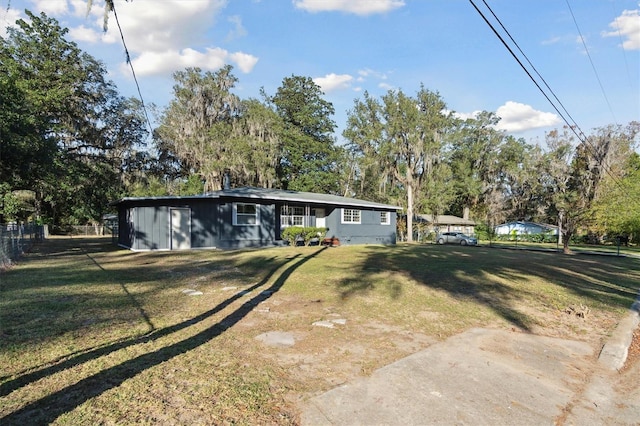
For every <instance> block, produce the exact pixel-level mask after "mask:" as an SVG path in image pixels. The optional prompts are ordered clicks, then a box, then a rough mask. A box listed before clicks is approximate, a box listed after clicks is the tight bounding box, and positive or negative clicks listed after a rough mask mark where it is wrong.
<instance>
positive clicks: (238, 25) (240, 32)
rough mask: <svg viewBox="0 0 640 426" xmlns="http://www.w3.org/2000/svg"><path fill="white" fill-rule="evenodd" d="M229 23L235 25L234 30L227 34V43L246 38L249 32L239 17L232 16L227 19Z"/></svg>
mask: <svg viewBox="0 0 640 426" xmlns="http://www.w3.org/2000/svg"><path fill="white" fill-rule="evenodd" d="M227 21H228V22H229V23H231V24H233V26H234V28H233V30H231V31H229V34H227V41H229V40H234V39H237V38H240V37H244V36H246V35H247V30H246V29H245V27H244V26H243V25H242V18H241V17H240V16H238V15H234V16H230V17H229V18H227Z"/></svg>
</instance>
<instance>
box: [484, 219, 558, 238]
mask: <svg viewBox="0 0 640 426" xmlns="http://www.w3.org/2000/svg"><path fill="white" fill-rule="evenodd" d="M494 230H495V232H496V234H497V235H510V234H513V233H514V232H515V233H516V234H517V235H522V234H549V235H558V227H557V226H555V225H548V224H544V223H536V222H527V221H513V222H507V223H503V224H501V225H497V226H496V227H495V228H494Z"/></svg>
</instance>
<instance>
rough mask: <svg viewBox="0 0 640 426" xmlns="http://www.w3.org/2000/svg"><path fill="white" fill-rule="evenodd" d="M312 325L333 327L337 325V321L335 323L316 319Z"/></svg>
mask: <svg viewBox="0 0 640 426" xmlns="http://www.w3.org/2000/svg"><path fill="white" fill-rule="evenodd" d="M311 325H314V326H316V327H326V328H333V327H334V326H335V323H333V322H331V321H316V322H314V323H313V324H311Z"/></svg>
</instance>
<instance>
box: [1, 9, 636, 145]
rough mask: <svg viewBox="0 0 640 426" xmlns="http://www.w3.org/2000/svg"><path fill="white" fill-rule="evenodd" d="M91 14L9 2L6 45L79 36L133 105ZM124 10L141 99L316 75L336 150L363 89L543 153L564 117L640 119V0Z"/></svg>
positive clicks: (115, 38) (161, 101)
mask: <svg viewBox="0 0 640 426" xmlns="http://www.w3.org/2000/svg"><path fill="white" fill-rule="evenodd" d="M88 3H89V1H88V0H0V36H2V37H6V27H7V26H9V25H14V22H15V20H16V19H19V18H24V17H26V15H25V14H24V9H29V10H31V11H32V12H36V13H39V12H45V13H46V14H47V15H48V16H50V17H53V18H56V19H57V20H58V21H59V22H60V24H61V25H62V26H63V27H67V28H69V33H68V37H67V38H68V39H69V40H72V41H74V42H76V43H77V44H78V46H79V47H80V48H81V49H82V50H84V51H86V52H88V53H89V54H91V55H92V56H93V57H95V58H96V59H98V60H100V61H102V62H103V63H104V64H105V66H106V68H107V70H108V72H109V77H110V78H111V79H112V80H113V81H114V82H115V83H116V85H117V87H118V89H119V91H120V93H121V94H122V95H123V96H134V97H138V96H139V95H138V91H137V88H136V86H135V84H134V80H133V77H132V71H131V68H130V66H129V65H128V64H127V63H126V54H125V49H124V47H123V42H122V39H121V37H120V33H119V29H118V25H117V22H116V19H115V18H114V15H113V13H111V14H110V16H109V20H108V30H107V31H106V32H104V31H103V23H104V22H103V21H104V20H103V17H104V7H105V4H104V0H93V1H92V2H91V3H92V7H91V9H90V10H88V7H87V6H88ZM114 3H115V9H116V13H117V16H118V20H119V23H120V25H121V28H122V34H123V37H124V41H125V43H126V47H127V50H128V52H129V55H130V58H131V64H132V65H133V69H134V70H135V74H136V76H137V78H138V82H139V87H140V92H141V94H142V98H143V100H144V102H145V104H146V105H151V104H154V105H156V106H157V107H159V108H160V109H162V108H164V107H165V106H166V105H167V104H168V103H169V102H170V100H171V99H172V97H173V85H174V80H173V78H172V75H173V73H174V72H175V71H179V70H183V69H185V68H187V67H199V68H201V69H202V70H205V71H215V70H217V69H219V68H220V67H222V66H223V65H225V64H230V65H232V66H233V74H234V75H235V76H236V77H237V78H238V80H239V81H238V83H237V85H236V87H235V89H234V92H235V93H236V94H237V95H238V96H239V97H240V98H242V99H248V98H260V89H261V88H264V90H265V91H266V93H267V94H269V95H274V94H275V93H276V91H277V89H278V87H279V86H281V84H282V81H283V79H284V78H286V77H291V76H292V75H295V76H304V77H311V78H312V79H313V80H314V81H315V82H316V83H317V84H318V85H319V86H320V87H321V89H322V91H323V92H324V94H325V96H324V98H325V99H326V100H327V101H329V102H331V103H332V104H333V106H334V108H335V111H336V114H335V116H334V117H333V119H334V121H335V122H336V124H337V126H338V128H337V131H336V137H337V139H338V142H340V143H342V142H344V141H343V139H342V137H341V133H342V131H343V130H344V127H345V124H346V119H347V114H348V111H349V110H350V109H352V108H353V105H354V100H356V99H362V98H363V96H364V93H365V91H366V92H368V93H369V94H370V95H372V96H374V97H377V98H380V97H382V96H383V95H384V94H386V93H387V92H388V91H389V90H401V91H403V92H404V93H405V94H407V95H410V96H415V95H416V94H417V92H418V91H419V90H420V87H421V85H423V86H424V87H425V88H426V89H428V90H431V91H434V92H438V93H439V94H440V96H441V97H442V99H443V100H444V101H445V102H446V104H447V108H448V109H449V110H450V111H454V112H455V113H456V114H457V115H459V116H460V117H471V116H473V115H474V114H477V113H478V112H479V111H490V112H495V113H496V114H497V115H498V116H499V117H501V120H500V122H499V124H498V128H499V129H500V130H504V131H505V132H507V133H508V134H511V135H513V136H515V137H518V138H524V139H525V140H526V141H527V142H530V143H539V144H541V145H542V144H543V143H544V135H545V134H546V133H547V132H549V131H550V130H553V129H559V128H561V127H562V126H563V125H564V124H565V122H564V121H563V117H564V118H565V119H568V120H569V122H570V123H571V124H577V125H578V126H579V128H580V129H581V130H582V131H583V132H584V133H585V134H587V135H588V134H591V133H592V131H593V129H595V128H598V127H603V126H607V125H609V124H620V125H626V124H628V123H629V122H631V121H634V120H636V121H640V2H639V1H638V0H473V1H471V0H130V1H125V0H114ZM474 4H475V5H476V6H477V7H478V8H479V9H480V10H481V11H482V13H483V14H484V15H485V16H486V17H487V19H489V20H490V22H491V23H492V24H493V25H494V27H496V29H497V30H498V31H500V32H501V34H502V35H503V38H505V40H507V41H508V42H509V44H510V46H511V49H512V50H513V51H514V52H515V53H516V54H517V55H518V56H519V58H520V60H521V62H522V63H523V64H525V65H526V66H527V69H528V70H529V73H530V74H532V75H533V76H534V77H535V79H536V81H537V82H538V85H540V86H541V87H542V88H543V89H544V92H545V93H544V94H543V93H542V92H541V91H540V90H539V89H538V87H536V84H534V82H533V81H532V80H531V79H530V78H529V76H528V75H527V73H526V72H525V71H524V70H523V69H522V68H521V66H520V65H519V64H518V62H517V61H516V60H515V59H514V58H513V56H512V55H511V54H510V53H509V50H508V49H507V48H506V47H505V46H504V45H503V44H502V42H501V41H500V39H499V38H498V37H497V36H496V35H495V34H494V32H493V30H492V29H491V27H490V26H489V25H488V24H487V23H486V22H485V20H484V19H483V18H482V16H481V15H480V14H479V13H478V11H477V10H476V9H475V8H474ZM487 6H488V7H489V8H490V9H491V11H492V12H491V11H490V10H489V9H488V8H487ZM493 15H495V16H496V17H497V19H499V22H498V21H497V20H496V18H494V17H493ZM500 23H501V24H500ZM500 25H502V26H504V28H506V30H507V31H508V33H509V34H510V37H511V38H513V40H514V41H515V42H516V43H517V46H519V49H518V47H516V46H515V45H514V44H513V42H511V41H510V40H509V36H508V35H506V33H504V32H503V31H502V29H501V28H500ZM519 50H521V51H522V52H523V53H524V55H523V54H521V53H520V52H519ZM529 62H530V63H531V64H532V65H533V67H534V68H535V70H534V68H532V67H531V65H529ZM538 74H539V75H540V76H541V78H542V79H541V78H540V77H538ZM546 86H548V87H549V88H550V90H549V89H547V87H546ZM545 95H546V97H545ZM547 97H548V98H550V99H551V100H552V102H553V103H552V102H550V101H549V100H548V99H547ZM556 98H557V99H556ZM554 105H555V108H554ZM558 110H559V112H560V113H559V112H558ZM150 115H151V118H152V121H154V118H153V114H152V113H150Z"/></svg>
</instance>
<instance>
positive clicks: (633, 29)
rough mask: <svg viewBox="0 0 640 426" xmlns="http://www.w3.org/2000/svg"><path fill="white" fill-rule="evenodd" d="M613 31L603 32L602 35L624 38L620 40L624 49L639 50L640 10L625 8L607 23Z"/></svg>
mask: <svg viewBox="0 0 640 426" xmlns="http://www.w3.org/2000/svg"><path fill="white" fill-rule="evenodd" d="M609 27H610V28H611V29H612V30H613V31H609V32H603V33H602V36H603V37H621V38H626V40H624V41H623V42H622V48H623V49H625V50H640V10H639V9H636V10H625V11H623V12H622V15H620V16H618V17H617V18H616V19H614V20H613V22H611V23H610V24H609Z"/></svg>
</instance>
